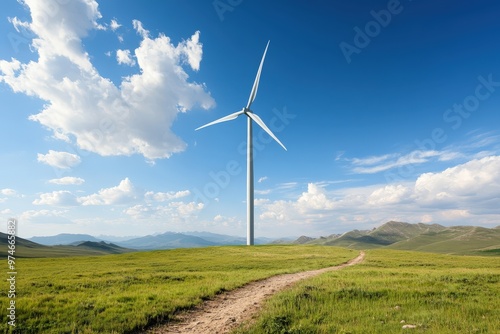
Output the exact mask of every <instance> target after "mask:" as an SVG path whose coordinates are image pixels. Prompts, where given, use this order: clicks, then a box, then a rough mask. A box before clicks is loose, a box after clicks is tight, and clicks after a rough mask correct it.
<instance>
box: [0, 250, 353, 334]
mask: <svg viewBox="0 0 500 334" xmlns="http://www.w3.org/2000/svg"><path fill="white" fill-rule="evenodd" d="M357 254H358V251H354V250H348V249H341V248H334V247H324V246H255V247H245V246H234V247H209V248H196V249H177V250H169V251H154V252H138V253H128V254H121V255H106V256H99V257H72V258H44V259H17V261H16V268H17V280H16V285H17V286H16V291H17V298H16V306H17V309H16V316H17V318H16V325H17V326H16V330H17V331H16V332H17V333H23V334H29V333H36V334H40V333H130V332H133V331H134V330H137V329H141V328H144V327H146V326H148V325H151V324H155V323H159V322H163V321H166V320H168V319H170V318H172V317H173V315H174V314H175V312H178V311H179V310H183V309H186V308H190V307H192V306H193V305H195V304H197V303H200V302H201V301H202V300H204V299H206V298H209V297H211V296H213V295H215V294H217V293H220V292H222V291H225V290H231V289H234V288H236V287H238V286H241V285H243V284H245V283H247V282H249V281H252V280H258V279H262V278H265V277H269V276H272V275H275V274H281V273H290V272H297V271H303V270H308V269H315V268H321V267H327V266H333V265H337V264H339V263H342V262H345V261H347V260H348V259H351V258H354V257H355V256H356V255H357ZM6 262H7V261H6V260H5V266H6V265H7V263H6ZM6 278H8V277H7V274H5V279H6ZM5 279H2V282H3V283H2V285H1V288H2V291H0V293H1V296H2V297H1V299H0V301H1V305H0V308H1V309H2V310H4V311H3V312H4V313H3V315H2V319H3V321H2V322H1V323H0V332H1V333H9V330H10V329H11V328H10V327H9V326H8V325H7V322H6V318H5V315H6V312H7V311H6V308H7V305H8V302H9V301H8V299H7V297H6V296H7V293H6V288H7V282H6V280H5Z"/></svg>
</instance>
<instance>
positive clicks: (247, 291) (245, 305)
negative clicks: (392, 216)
mask: <svg viewBox="0 0 500 334" xmlns="http://www.w3.org/2000/svg"><path fill="white" fill-rule="evenodd" d="M364 257H365V253H364V252H361V253H360V254H359V255H358V257H356V258H355V259H352V260H350V261H348V262H346V263H344V264H341V265H338V266H335V267H328V268H323V269H318V270H310V271H304V272H300V273H295V274H285V275H278V276H273V277H270V278H267V279H264V280H261V281H256V282H251V283H249V284H247V285H245V286H243V287H241V288H239V289H236V290H233V291H229V292H227V293H223V294H220V295H218V296H216V297H215V298H213V299H211V300H208V301H205V302H204V303H203V304H201V305H200V306H198V307H196V308H195V309H193V310H191V311H188V312H184V313H182V314H180V315H179V317H178V319H179V321H178V322H175V323H169V324H166V325H162V326H160V327H156V328H152V329H150V330H148V331H147V332H146V333H148V334H166V333H196V334H205V333H206V334H222V333H229V332H230V331H231V330H233V329H234V328H236V327H237V326H238V325H239V324H241V323H243V322H245V321H247V320H249V319H251V318H252V317H253V316H254V315H256V314H257V312H258V311H259V309H260V308H261V306H262V304H263V302H264V300H266V299H267V298H269V297H270V296H271V295H273V294H275V293H277V292H279V291H281V290H283V289H285V288H287V287H289V286H291V285H292V284H294V283H296V282H298V281H300V280H302V279H305V278H310V277H313V276H316V275H319V274H322V273H325V272H328V271H334V270H339V269H342V268H345V267H347V266H352V265H355V264H358V263H360V262H361V261H363V259H364Z"/></svg>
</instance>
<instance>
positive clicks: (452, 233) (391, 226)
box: [297, 221, 500, 255]
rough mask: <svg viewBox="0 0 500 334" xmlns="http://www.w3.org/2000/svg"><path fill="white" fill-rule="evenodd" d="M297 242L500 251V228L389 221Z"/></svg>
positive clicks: (479, 252) (451, 251)
mask: <svg viewBox="0 0 500 334" xmlns="http://www.w3.org/2000/svg"><path fill="white" fill-rule="evenodd" d="M301 238H302V240H307V239H305V238H303V237H301ZM297 241H299V240H297ZM298 243H305V244H319V245H329V246H339V247H347V248H353V249H369V248H391V249H400V250H415V251H424V252H434V253H447V254H462V255H464V254H468V255H500V229H499V228H498V227H497V228H492V229H488V228H484V227H476V226H453V227H445V226H442V225H438V224H432V225H429V224H423V223H418V224H409V223H403V222H395V221H390V222H388V223H385V224H384V225H382V226H380V227H378V228H375V229H373V230H371V231H359V230H353V231H350V232H346V233H344V234H341V235H331V236H329V237H321V238H317V239H314V240H309V241H306V242H298Z"/></svg>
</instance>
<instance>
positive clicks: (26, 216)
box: [19, 209, 72, 227]
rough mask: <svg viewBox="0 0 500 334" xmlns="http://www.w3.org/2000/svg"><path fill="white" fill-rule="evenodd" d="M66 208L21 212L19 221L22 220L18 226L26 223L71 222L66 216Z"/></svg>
mask: <svg viewBox="0 0 500 334" xmlns="http://www.w3.org/2000/svg"><path fill="white" fill-rule="evenodd" d="M67 212H68V211H67V210H46V209H45V210H28V211H24V212H23V213H21V215H20V216H19V221H21V222H23V224H22V225H21V226H20V227H22V226H25V225H28V224H44V225H49V224H71V223H72V222H71V220H69V219H68V218H67V217H66V214H67Z"/></svg>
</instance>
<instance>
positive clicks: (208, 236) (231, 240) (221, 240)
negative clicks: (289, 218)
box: [182, 231, 257, 245]
mask: <svg viewBox="0 0 500 334" xmlns="http://www.w3.org/2000/svg"><path fill="white" fill-rule="evenodd" d="M182 234H184V235H191V236H194V237H198V238H202V239H205V240H207V241H210V242H213V243H214V244H220V245H245V244H246V242H247V239H246V238H242V237H235V236H230V235H225V234H217V233H210V232H196V231H195V232H182ZM256 241H257V240H256ZM256 243H257V242H256Z"/></svg>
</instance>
